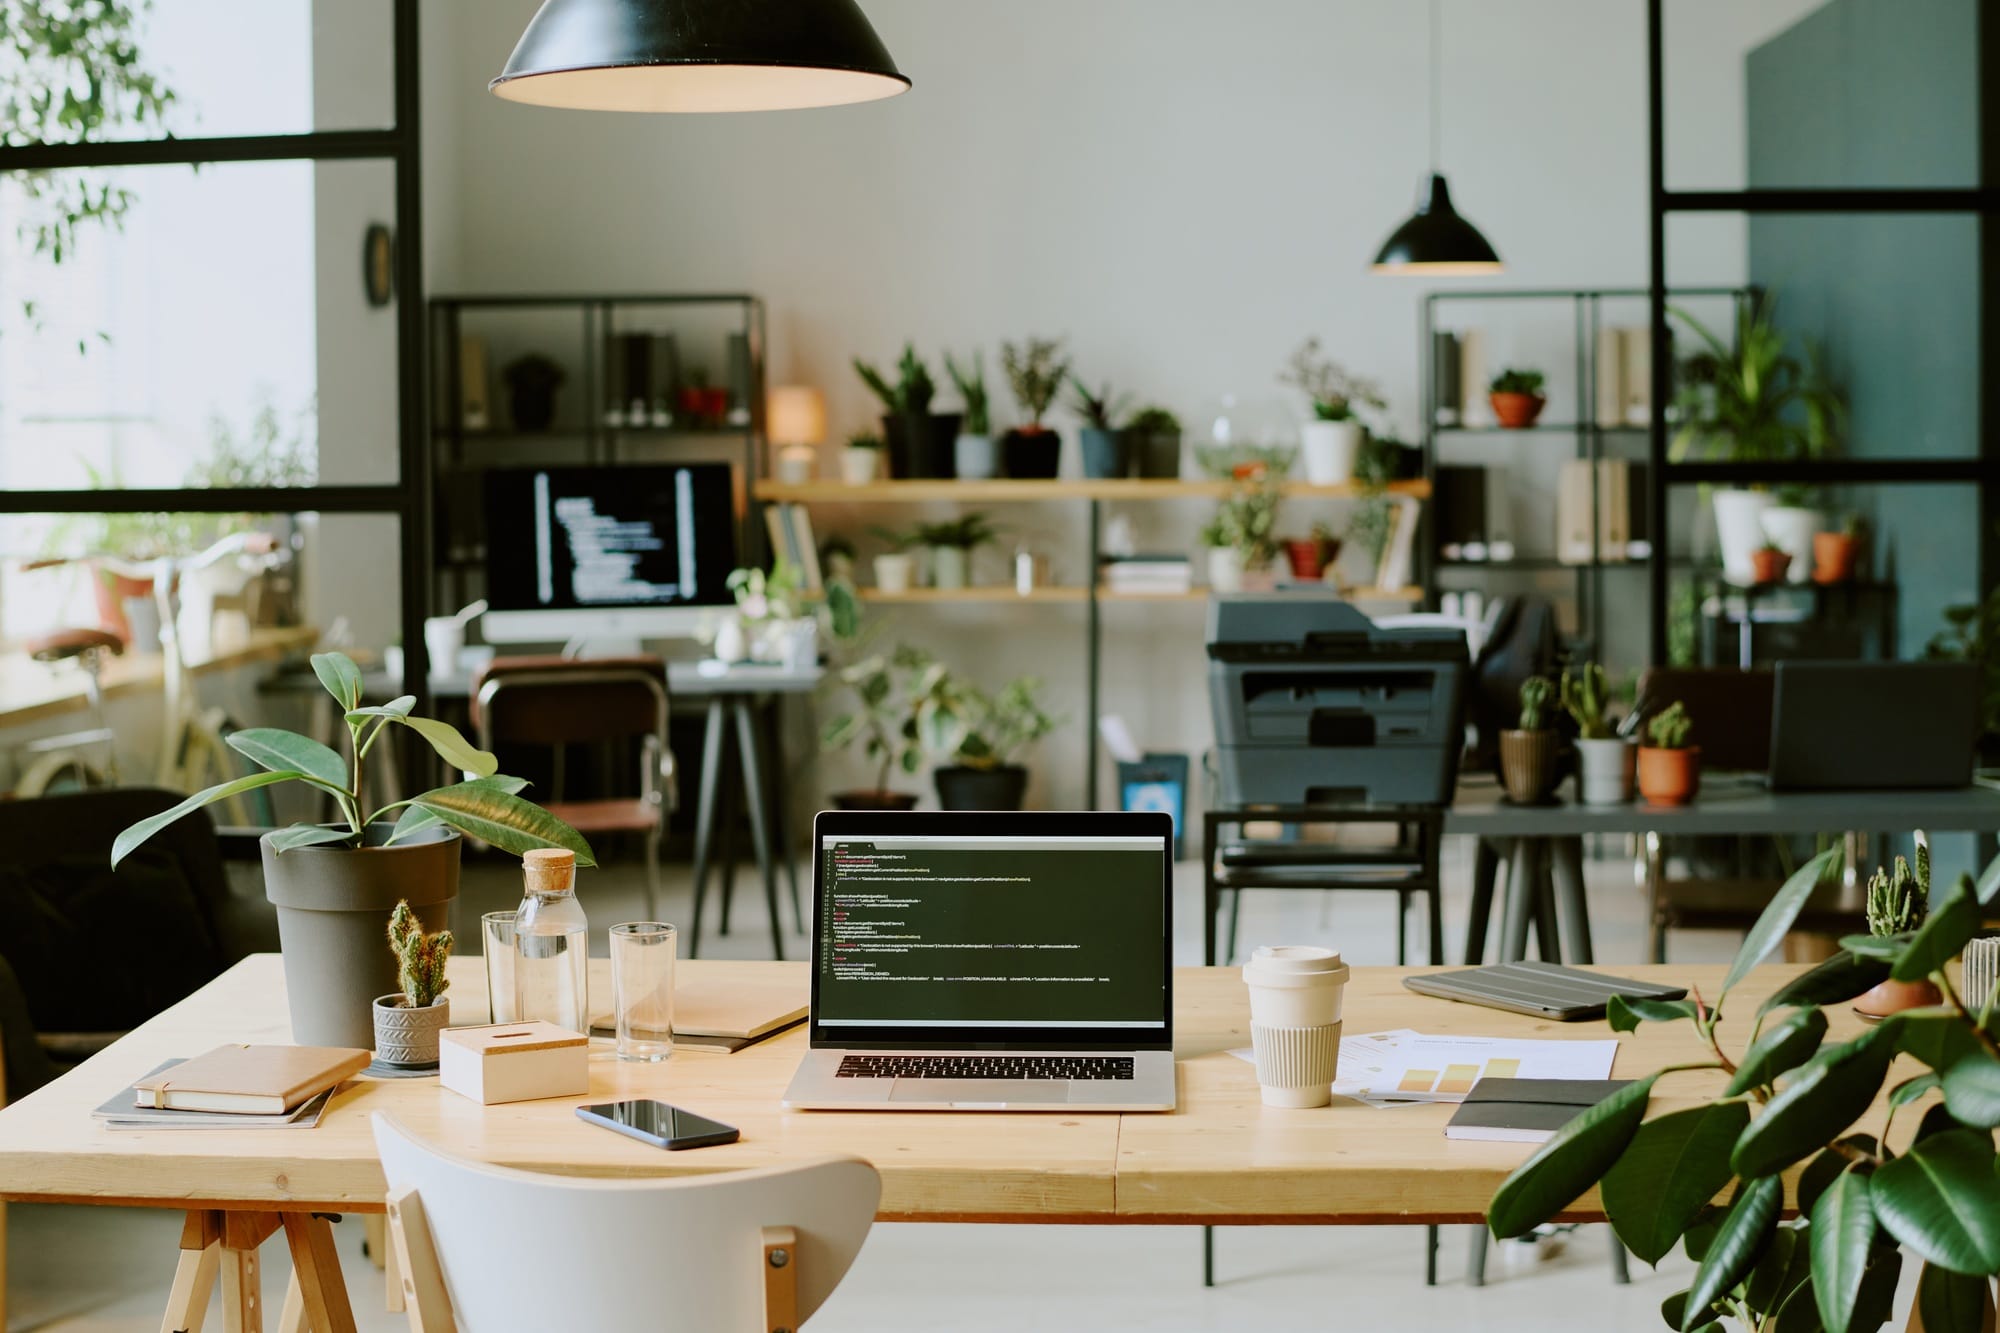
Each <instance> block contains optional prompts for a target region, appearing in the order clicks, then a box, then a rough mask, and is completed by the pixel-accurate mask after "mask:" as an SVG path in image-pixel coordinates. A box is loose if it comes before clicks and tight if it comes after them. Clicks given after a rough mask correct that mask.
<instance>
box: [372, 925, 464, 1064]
mask: <svg viewBox="0 0 2000 1333" xmlns="http://www.w3.org/2000/svg"><path fill="white" fill-rule="evenodd" d="M451 946H452V935H451V932H450V931H448V930H441V931H439V932H437V933H436V934H435V935H426V934H425V933H424V928H423V926H422V925H421V924H420V923H419V922H418V921H417V914H416V913H415V912H412V911H411V910H410V905H409V903H407V902H399V903H397V904H396V909H395V910H394V911H393V912H391V913H390V914H389V952H390V953H391V954H392V955H394V957H395V959H396V986H397V989H396V990H394V991H392V992H391V993H390V994H388V995H384V996H381V997H380V998H378V999H377V1000H376V1001H375V1011H374V1012H375V1058H376V1059H378V1060H380V1061H381V1062H382V1063H383V1064H385V1065H390V1066H392V1067H394V1068H397V1069H433V1068H435V1067H436V1066H437V1062H438V1034H439V1033H441V1032H443V1031H444V1030H445V1027H446V1025H447V1024H449V1023H450V1021H451V1001H450V1000H448V999H446V998H445V994H444V993H445V991H447V990H449V989H450V988H451V981H450V980H449V979H448V978H447V977H446V976H445V974H444V965H445V962H446V961H447V960H448V959H449V958H450V957H451Z"/></svg>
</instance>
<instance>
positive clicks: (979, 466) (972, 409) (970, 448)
mask: <svg viewBox="0 0 2000 1333" xmlns="http://www.w3.org/2000/svg"><path fill="white" fill-rule="evenodd" d="M944 368H945V371H946V373H947V374H949V375H950V376H951V382H952V383H953V384H955V385H957V386H958V396H959V397H961V398H963V399H964V400H965V417H964V419H963V421H962V422H961V423H960V425H959V431H958V439H957V441H956V442H955V443H954V444H953V445H952V465H953V470H954V471H955V472H957V474H958V479H959V480H960V481H985V480H987V479H988V478H990V477H996V476H998V475H999V474H1000V457H999V451H998V449H996V448H995V446H994V443H993V412H992V406H991V402H990V400H989V398H988V396H987V392H986V354H985V353H983V352H981V351H978V350H977V349H974V351H973V353H972V370H971V371H970V372H969V373H968V372H966V371H964V370H961V369H959V365H958V362H957V361H954V360H953V359H952V355H951V353H950V352H946V353H945V354H944Z"/></svg>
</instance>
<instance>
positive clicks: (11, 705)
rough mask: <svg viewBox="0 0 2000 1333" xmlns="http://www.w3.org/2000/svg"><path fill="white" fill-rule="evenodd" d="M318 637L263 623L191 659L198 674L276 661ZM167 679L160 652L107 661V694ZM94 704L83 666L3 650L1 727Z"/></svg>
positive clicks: (223, 639)
mask: <svg viewBox="0 0 2000 1333" xmlns="http://www.w3.org/2000/svg"><path fill="white" fill-rule="evenodd" d="M318 642H319V631H318V630H316V629H313V628H311V627H310V626H294V627H291V628H287V629H271V628H260V629H252V630H250V631H248V632H247V633H243V634H225V635H223V636H221V637H220V639H219V641H218V642H217V643H216V645H215V652H214V653H213V654H211V655H210V656H208V657H206V658H203V659H202V660H201V661H198V662H194V663H192V664H190V666H189V668H188V670H189V671H190V672H192V673H193V674H194V675H197V676H205V675H207V674H209V673H210V672H212V671H227V670H228V669H230V668H231V667H239V666H247V665H250V664H252V663H256V662H275V661H278V660H279V659H281V658H284V657H287V656H290V655H291V654H293V653H295V652H301V651H303V650H305V649H307V648H310V647H312V646H313V645H314V644H316V643H318ZM163 680H164V676H163V675H162V667H161V657H160V655H159V654H158V653H128V654H126V655H125V656H123V657H113V658H110V659H108V660H106V662H105V663H104V697H105V698H106V699H115V698H118V697H120V696H122V695H127V694H133V693H136V692H139V691H144V690H153V691H158V690H159V689H160V688H161V683H162V681H163ZM89 706H90V700H89V699H88V698H87V697H86V696H85V694H84V690H83V676H82V674H81V673H80V672H78V671H76V670H73V669H70V668H67V667H56V666H51V665H49V664H47V663H43V662H31V661H29V660H28V658H27V657H26V656H25V655H23V654H21V653H6V654H0V727H16V726H21V725H24V724H26V723H29V722H39V721H41V720H42V719H43V718H49V717H59V716H61V715H62V714H64V713H80V712H82V711H83V710H84V709H86V708H88V707H89Z"/></svg>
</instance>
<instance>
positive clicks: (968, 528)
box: [917, 511, 999, 589]
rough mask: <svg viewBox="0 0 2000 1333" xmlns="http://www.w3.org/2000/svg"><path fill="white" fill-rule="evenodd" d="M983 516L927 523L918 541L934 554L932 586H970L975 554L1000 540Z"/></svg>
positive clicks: (920, 528)
mask: <svg viewBox="0 0 2000 1333" xmlns="http://www.w3.org/2000/svg"><path fill="white" fill-rule="evenodd" d="M998 535H999V533H998V530H997V529H995V528H994V526H993V524H992V523H991V522H989V521H988V519H987V517H986V515H985V514H984V513H981V512H978V511H974V512H973V513H970V514H966V515H965V516H964V517H962V518H955V519H952V520H951V521H949V522H946V523H924V524H920V525H919V526H918V528H917V539H918V541H919V542H920V543H921V544H922V545H923V546H924V547H925V548H927V549H928V550H929V551H930V553H931V586H932V587H933V588H948V589H956V588H964V587H966V586H967V585H968V584H969V583H970V582H971V572H972V552H973V549H974V548H975V547H980V546H984V545H986V544H987V543H988V542H990V541H992V540H993V539H994V538H995V537H996V536H998Z"/></svg>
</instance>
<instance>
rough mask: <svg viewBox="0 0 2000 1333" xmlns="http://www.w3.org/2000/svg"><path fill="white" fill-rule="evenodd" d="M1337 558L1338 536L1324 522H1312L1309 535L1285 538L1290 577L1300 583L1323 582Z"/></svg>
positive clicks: (1338, 550) (1338, 549)
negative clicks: (1290, 570) (1290, 571)
mask: <svg viewBox="0 0 2000 1333" xmlns="http://www.w3.org/2000/svg"><path fill="white" fill-rule="evenodd" d="M1338 559H1340V538H1338V537H1336V536H1334V535H1333V529H1332V528H1330V527H1328V526H1327V525H1326V524H1324V523H1315V524H1313V525H1312V533H1311V535H1310V536H1306V537H1288V538H1286V539H1285V560H1286V562H1287V563H1288V564H1290V565H1291V567H1292V577H1293V578H1295V579H1297V580H1299V581H1300V582H1301V583H1320V582H1323V581H1324V580H1325V578H1326V573H1327V571H1328V570H1330V569H1332V568H1333V564H1334V562H1335V561H1336V560H1338Z"/></svg>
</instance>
